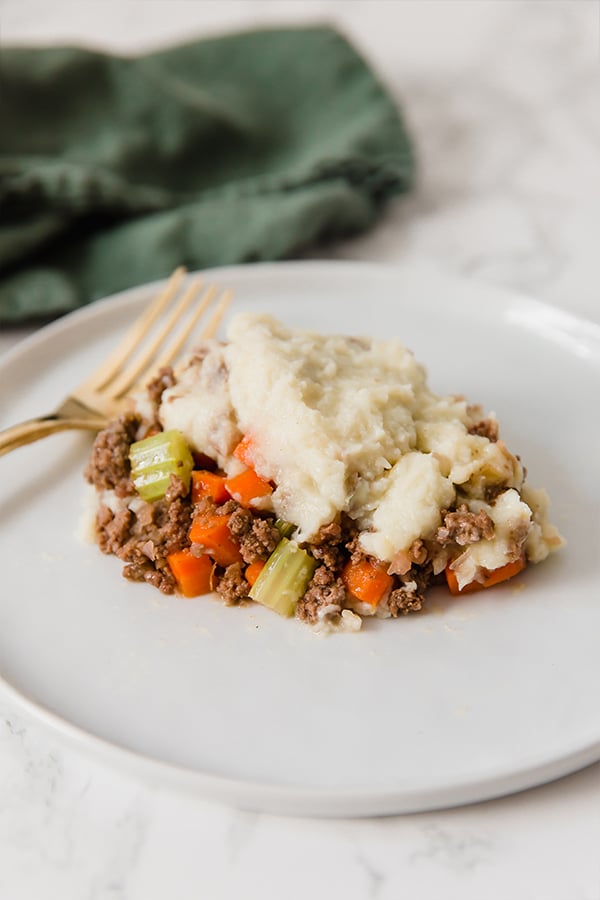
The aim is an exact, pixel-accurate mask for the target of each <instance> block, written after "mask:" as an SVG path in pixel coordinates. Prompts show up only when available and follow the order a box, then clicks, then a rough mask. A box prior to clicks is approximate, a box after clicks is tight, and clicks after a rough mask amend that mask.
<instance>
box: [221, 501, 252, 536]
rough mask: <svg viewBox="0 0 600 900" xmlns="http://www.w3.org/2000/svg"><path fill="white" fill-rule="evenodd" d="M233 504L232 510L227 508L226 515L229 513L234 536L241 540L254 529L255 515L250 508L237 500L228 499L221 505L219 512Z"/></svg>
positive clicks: (229, 524)
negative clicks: (245, 507) (241, 504)
mask: <svg viewBox="0 0 600 900" xmlns="http://www.w3.org/2000/svg"><path fill="white" fill-rule="evenodd" d="M227 506H231V507H232V508H231V510H227V512H226V513H225V515H229V522H228V527H229V530H230V532H231V535H232V537H234V538H235V539H236V540H238V541H239V540H241V539H242V538H243V537H245V536H246V535H247V534H248V532H249V531H250V530H251V529H252V521H253V516H252V513H251V512H250V510H249V509H244V507H243V506H240V504H239V503H236V501H235V500H228V501H227V503H225V504H224V505H223V506H221V507H219V512H221V510H224V509H225V507H227Z"/></svg>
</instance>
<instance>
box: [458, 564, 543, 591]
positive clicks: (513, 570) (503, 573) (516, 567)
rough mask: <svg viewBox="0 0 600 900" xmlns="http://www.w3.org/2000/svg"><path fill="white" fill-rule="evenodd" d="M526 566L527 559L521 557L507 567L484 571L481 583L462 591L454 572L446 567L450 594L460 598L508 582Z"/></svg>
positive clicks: (471, 583) (470, 584)
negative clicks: (461, 595) (462, 595)
mask: <svg viewBox="0 0 600 900" xmlns="http://www.w3.org/2000/svg"><path fill="white" fill-rule="evenodd" d="M525 566H526V562H525V557H524V556H521V557H520V558H519V559H515V560H514V562H509V563H506V565H505V566H499V567H498V568H497V569H484V570H483V577H482V580H481V581H479V580H475V581H471V582H469V584H465V586H464V587H463V588H462V589H460V588H459V587H458V579H457V577H456V575H455V573H454V571H453V570H452V569H451V568H450V566H449V565H448V566H446V581H447V583H448V588H449V590H450V593H451V594H454V596H458V595H459V594H471V593H473V591H481V590H483V589H484V588H489V587H493V585H495V584H500V582H502V581H508V579H509V578H512V577H513V576H514V575H518V574H519V572H522V571H523V569H524V568H525Z"/></svg>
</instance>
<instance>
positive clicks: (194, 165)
mask: <svg viewBox="0 0 600 900" xmlns="http://www.w3.org/2000/svg"><path fill="white" fill-rule="evenodd" d="M413 174H414V160H413V154H412V150H411V145H410V141H409V138H408V136H407V133H406V130H405V127H404V125H403V123H402V120H401V118H400V115H399V113H398V111H397V109H396V108H395V106H394V104H393V102H392V101H391V99H390V97H389V96H388V94H387V93H386V91H385V90H384V88H383V87H382V85H381V84H380V83H379V81H378V80H377V78H376V76H375V75H374V74H373V73H372V71H371V70H370V69H369V67H368V66H367V65H366V63H365V62H364V61H363V59H362V58H361V57H360V56H359V55H358V54H357V53H356V51H355V50H354V49H353V48H352V47H351V46H350V45H349V44H348V42H347V41H346V40H345V39H344V38H343V37H342V36H341V35H340V34H338V33H337V32H336V31H334V30H332V29H331V28H328V27H312V28H298V29H271V30H262V31H254V32H246V33H241V34H235V35H229V36H226V37H222V38H216V39H211V40H205V41H201V42H195V43H191V44H188V45H186V46H179V47H174V48H171V49H167V50H162V51H160V52H154V53H150V54H147V55H145V56H140V57H136V58H125V57H118V56H114V55H111V54H107V53H100V52H95V51H91V50H84V49H75V48H67V47H53V48H43V49H39V48H36V49H33V48H4V49H2V50H1V51H0V320H2V321H3V322H17V321H22V320H25V319H27V318H30V317H33V316H40V315H42V316H52V315H58V314H61V313H64V312H67V311H69V310H71V309H74V308H76V307H78V306H81V305H83V304H85V303H88V302H90V301H92V300H94V299H97V298H99V297H102V296H105V295H107V294H110V293H113V292H114V291H117V290H121V289H123V288H126V287H130V286H132V285H134V284H140V283H143V282H147V281H151V280H153V279H156V278H161V277H164V276H166V275H168V274H169V273H170V272H171V271H172V270H173V269H174V268H175V267H176V266H178V265H186V266H188V268H190V269H202V268H205V267H208V266H214V265H222V264H231V263H237V262H248V261H258V260H273V259H281V258H284V257H289V256H293V255H295V254H297V253H299V252H300V251H303V250H305V249H306V248H307V247H310V246H311V245H312V244H314V243H315V242H317V241H319V240H323V239H331V238H337V237H341V236H344V235H349V234H353V233H357V232H359V231H361V230H364V229H366V228H368V227H369V226H370V225H372V224H373V222H374V221H375V220H376V218H377V215H378V214H379V212H380V211H381V209H382V208H383V206H384V204H385V202H386V201H387V200H388V199H389V198H390V197H391V196H392V195H394V194H398V193H401V192H403V191H407V190H408V189H409V188H410V186H411V184H412V180H413Z"/></svg>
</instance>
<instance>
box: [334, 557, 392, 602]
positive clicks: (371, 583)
mask: <svg viewBox="0 0 600 900" xmlns="http://www.w3.org/2000/svg"><path fill="white" fill-rule="evenodd" d="M393 580H394V579H393V578H392V576H391V575H388V573H387V572H386V571H385V569H382V568H381V566H377V565H374V563H372V562H369V560H368V559H361V560H360V561H359V562H356V563H353V562H352V561H350V562H348V563H346V565H345V566H344V568H343V569H342V581H343V582H344V586H345V588H346V590H347V591H348V593H349V594H350V595H351V596H352V597H354V599H355V600H361V601H362V602H363V603H369V604H370V605H371V606H377V604H378V603H379V601H380V600H381V598H382V597H383V596H384V595H385V593H386V591H388V590H389V589H390V587H391V586H392V582H393Z"/></svg>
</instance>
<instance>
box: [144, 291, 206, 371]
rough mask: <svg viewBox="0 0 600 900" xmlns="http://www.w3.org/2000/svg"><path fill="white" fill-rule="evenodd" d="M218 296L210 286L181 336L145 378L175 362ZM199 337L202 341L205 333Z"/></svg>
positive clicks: (182, 330)
mask: <svg viewBox="0 0 600 900" xmlns="http://www.w3.org/2000/svg"><path fill="white" fill-rule="evenodd" d="M216 294H217V287H216V286H215V285H214V284H211V285H209V286H208V287H207V289H206V291H205V293H204V296H203V297H202V300H201V301H200V303H199V304H198V306H197V307H196V309H195V310H194V312H193V314H192V316H191V317H190V319H189V321H188V323H187V324H186V325H185V327H184V328H182V329H181V330H180V331H179V334H178V335H177V336H176V337H175V339H174V340H173V341H172V342H171V343H170V344H169V346H168V347H166V348H165V350H164V351H163V353H162V354H161V355H160V356H159V357H158V358H157V360H156V362H154V363H153V364H152V366H151V367H150V369H149V371H148V373H147V376H145V377H148V378H152V376H153V375H154V374H156V373H158V372H159V370H160V369H162V368H164V367H165V366H168V365H170V364H171V363H172V362H173V360H174V359H175V358H176V357H177V356H178V354H179V353H180V352H181V350H182V348H183V346H184V345H185V343H186V341H187V340H188V338H189V337H190V335H191V334H192V332H193V330H194V328H195V327H196V325H197V324H198V322H199V320H200V319H201V318H202V316H203V315H204V313H205V312H206V310H207V309H208V307H209V306H210V304H211V303H212V302H213V300H214V298H215V296H216ZM211 321H212V320H211ZM209 324H210V323H209ZM199 337H200V339H202V338H203V337H204V332H202V333H201V334H200V336H199Z"/></svg>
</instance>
